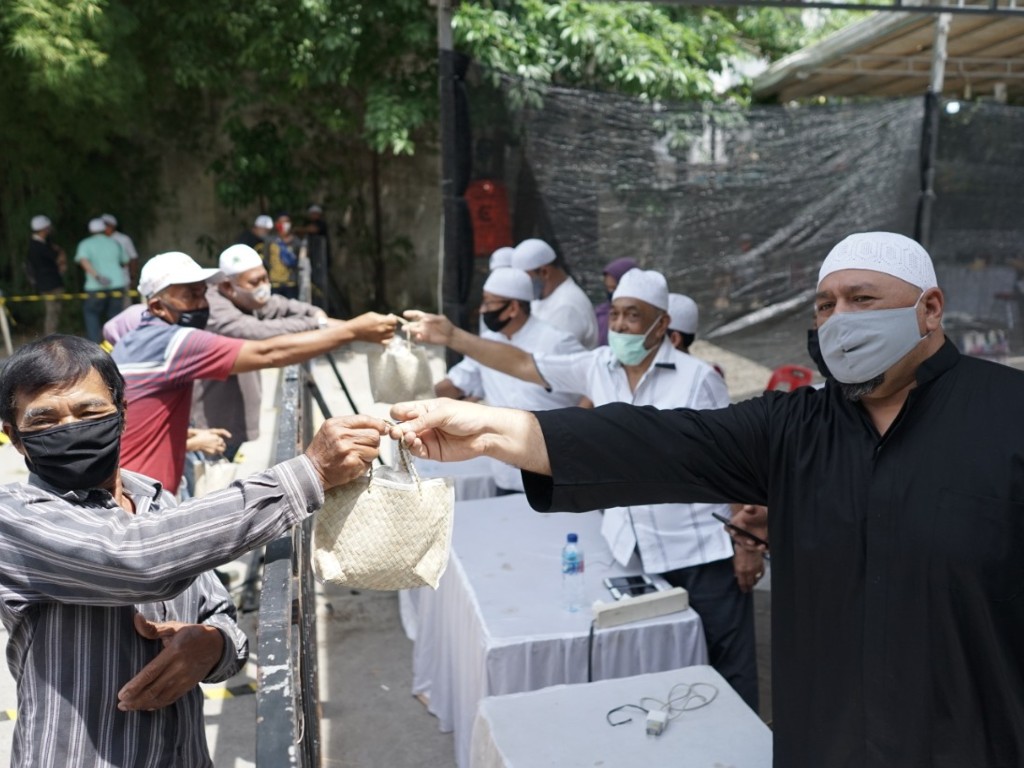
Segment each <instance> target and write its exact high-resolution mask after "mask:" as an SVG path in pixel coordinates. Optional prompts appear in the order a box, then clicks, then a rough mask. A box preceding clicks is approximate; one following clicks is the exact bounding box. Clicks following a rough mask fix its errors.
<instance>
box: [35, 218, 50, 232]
mask: <svg viewBox="0 0 1024 768" xmlns="http://www.w3.org/2000/svg"><path fill="white" fill-rule="evenodd" d="M51 226H53V223H52V222H51V221H50V219H49V217H47V216H43V215H39V216H33V217H32V231H33V232H41V231H42V230H44V229H47V228H49V227H51Z"/></svg>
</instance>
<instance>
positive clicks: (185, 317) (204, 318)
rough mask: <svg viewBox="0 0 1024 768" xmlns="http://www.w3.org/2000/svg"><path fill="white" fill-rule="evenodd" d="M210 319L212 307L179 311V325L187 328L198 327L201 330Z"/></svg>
mask: <svg viewBox="0 0 1024 768" xmlns="http://www.w3.org/2000/svg"><path fill="white" fill-rule="evenodd" d="M209 320H210V308H209V307H205V308H203V309H190V310H187V311H185V312H178V323H177V324H178V325H181V326H184V327H185V328H198V329H199V330H200V331H201V330H203V329H205V328H206V324H207V323H208V322H209Z"/></svg>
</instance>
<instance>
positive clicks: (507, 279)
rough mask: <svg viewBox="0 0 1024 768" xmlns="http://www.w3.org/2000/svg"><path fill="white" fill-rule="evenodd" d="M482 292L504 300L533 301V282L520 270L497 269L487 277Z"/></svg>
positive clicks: (510, 268) (509, 268)
mask: <svg viewBox="0 0 1024 768" xmlns="http://www.w3.org/2000/svg"><path fill="white" fill-rule="evenodd" d="M484 290H485V291H486V292H487V293H493V294H494V295H495V296H501V297H502V298H506V299H518V300H519V301H532V300H533V281H532V280H530V276H529V275H528V274H526V273H525V272H523V270H521V269H512V267H498V268H497V269H496V270H494V271H493V272H491V274H489V275H488V276H487V281H486V282H485V283H484Z"/></svg>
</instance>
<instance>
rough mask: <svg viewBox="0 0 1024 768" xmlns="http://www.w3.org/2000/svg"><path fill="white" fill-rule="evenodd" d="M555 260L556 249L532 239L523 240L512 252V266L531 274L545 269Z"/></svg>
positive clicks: (541, 241)
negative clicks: (532, 271)
mask: <svg viewBox="0 0 1024 768" xmlns="http://www.w3.org/2000/svg"><path fill="white" fill-rule="evenodd" d="M554 260H555V249H554V248H552V247H551V246H550V245H548V244H547V243H545V242H544V241H543V240H538V239H537V238H535V237H534V238H531V239H529V240H523V242H521V243H520V244H519V245H517V246H516V247H515V248H514V249H513V251H512V264H511V266H512V267H513V268H515V269H521V270H523V271H524V272H529V271H530V270H531V269H537V268H538V267H543V266H544V265H545V264H550V263H551V262H553V261H554Z"/></svg>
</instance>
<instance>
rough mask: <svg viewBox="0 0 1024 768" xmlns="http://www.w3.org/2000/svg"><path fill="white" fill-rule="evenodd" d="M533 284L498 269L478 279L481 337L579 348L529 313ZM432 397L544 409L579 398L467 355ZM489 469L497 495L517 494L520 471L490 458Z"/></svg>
mask: <svg viewBox="0 0 1024 768" xmlns="http://www.w3.org/2000/svg"><path fill="white" fill-rule="evenodd" d="M532 298H533V285H532V283H531V282H530V276H529V275H527V274H526V273H525V272H523V271H522V270H520V269H512V268H510V267H498V268H496V269H495V270H494V271H492V272H491V274H490V275H489V276H488V277H487V282H485V283H484V289H483V302H482V303H481V304H480V318H481V320H482V322H483V324H484V326H485V327H486V329H487V330H485V331H483V332H482V333H481V336H482V337H485V338H487V339H490V340H493V341H496V342H499V343H501V344H511V345H513V346H516V347H518V348H519V349H522V350H524V351H526V352H529V353H553V354H571V353H574V352H583V351H584V349H583V347H582V346H580V343H579V342H578V341H576V339H575V338H574V337H573V336H572V334H570V333H566V332H565V331H560V330H558V329H556V328H554V327H553V326H551V325H548V324H547V323H545V322H544V321H543V320H538V319H537V318H535V317H532V316H531V315H530V301H531V299H532ZM434 391H435V392H436V393H437V396H438V397H454V398H456V399H462V398H464V397H482V398H483V399H484V400H486V401H487V402H488V403H489V404H490V405H497V406H502V407H508V408H525V409H527V410H530V411H546V410H549V409H551V408H568V407H570V406H573V405H576V403H578V402H579V400H580V395H579V394H574V393H567V392H550V391H548V390H547V389H545V388H544V387H542V386H540V385H539V384H531V383H529V382H525V381H521V380H519V379H516V378H513V377H512V376H508V375H506V374H504V373H500V372H498V371H496V370H494V369H493V368H486V367H484V366H482V365H480V363H478V362H476V361H475V360H473V359H471V358H468V357H467V358H465V359H464V360H463V361H462V362H461V363H459V364H458V365H456V366H454V367H452V369H451V370H450V371H448V378H446V379H444V380H443V381H440V382H438V383H437V384H436V385H435V386H434ZM489 461H491V462H492V464H493V467H492V473H493V476H494V482H495V484H496V485H497V486H498V492H499V494H504V493H521V492H522V490H523V477H522V473H521V472H520V471H519V470H518V469H516V468H515V467H511V466H509V465H508V464H504V463H502V462H500V461H496V460H494V459H489Z"/></svg>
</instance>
